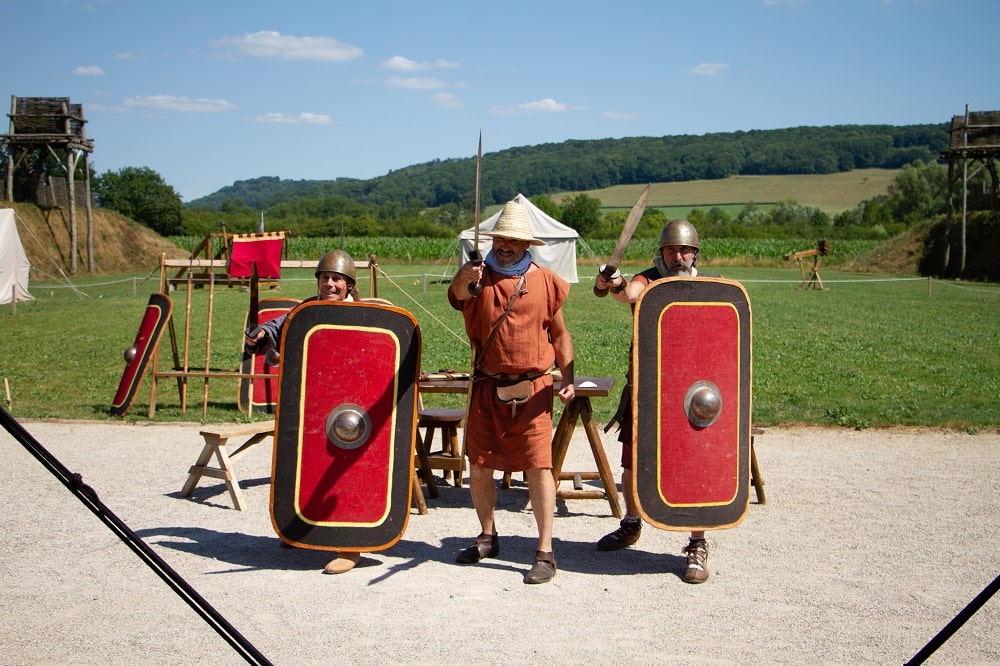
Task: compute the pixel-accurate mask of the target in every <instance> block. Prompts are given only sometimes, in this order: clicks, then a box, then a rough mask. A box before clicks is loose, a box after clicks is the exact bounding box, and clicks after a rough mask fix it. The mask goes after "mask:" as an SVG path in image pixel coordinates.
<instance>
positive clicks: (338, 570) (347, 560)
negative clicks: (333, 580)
mask: <svg viewBox="0 0 1000 666" xmlns="http://www.w3.org/2000/svg"><path fill="white" fill-rule="evenodd" d="M360 561H361V553H338V554H337V557H335V558H333V559H332V560H330V561H329V562H327V563H326V566H325V567H323V573H325V574H342V573H347V572H348V571H350V570H351V569H353V568H354V567H355V566H356V565H357V563H358V562H360Z"/></svg>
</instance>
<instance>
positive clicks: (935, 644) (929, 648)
mask: <svg viewBox="0 0 1000 666" xmlns="http://www.w3.org/2000/svg"><path fill="white" fill-rule="evenodd" d="M997 590H1000V576H997V577H996V578H994V579H993V582H992V583H990V584H989V585H987V586H986V587H984V588H983V591H982V592H980V593H979V594H977V595H976V598H975V599H973V600H972V601H970V602H969V604H968V605H967V606H966V607H965V608H963V609H962V610H961V611H959V613H958V615H956V616H955V617H954V618H952V620H951V622H949V623H948V624H946V625H945V626H944V629H942V630H941V631H939V632H938V634H937V636H935V637H934V638H932V639H931V640H930V642H929V643H928V644H927V645H925V646H924V647H923V648H921V650H920V652H918V653H916V654H915V655H913V659H910V660H909V661H908V662H906V664H905V666H917V664H922V663H924V662H925V661H927V657H929V656H931V655H932V654H934V651H935V650H937V649H938V648H939V647H941V646H942V645H944V642H945V641H947V640H948V639H949V638H951V635H952V634H954V633H955V632H956V631H958V629H959V627H961V626H962V625H963V624H965V621H966V620H968V619H969V618H970V617H972V616H973V615H974V614H975V612H976V611H977V610H979V609H980V608H982V606H983V604H985V603H986V602H987V601H989V598H990V597H992V596H993V595H994V594H996V593H997Z"/></svg>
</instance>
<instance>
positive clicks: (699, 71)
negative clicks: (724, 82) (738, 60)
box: [691, 62, 729, 78]
mask: <svg viewBox="0 0 1000 666" xmlns="http://www.w3.org/2000/svg"><path fill="white" fill-rule="evenodd" d="M728 70H729V65H726V64H723V63H718V62H702V63H698V64H697V65H695V67H694V69H692V70H691V73H692V74H696V75H697V76H709V77H713V78H718V77H720V76H725V74H726V72H727V71H728Z"/></svg>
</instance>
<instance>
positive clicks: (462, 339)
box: [376, 266, 468, 344]
mask: <svg viewBox="0 0 1000 666" xmlns="http://www.w3.org/2000/svg"><path fill="white" fill-rule="evenodd" d="M376 268H378V272H379V275H381V276H382V277H384V278H385V279H386V280H388V281H389V284H391V285H392V286H394V287H395V288H396V289H399V291H401V292H402V293H403V295H404V296H406V297H407V298H408V299H410V300H411V301H413V302H414V303H415V304H416V305H417V307H418V308H420V309H421V310H423V311H424V314H426V315H427V316H428V317H430V318H431V319H433V320H434V321H436V322H437V323H439V324H441V327H442V328H444V330H446V331H448V332H449V333H451V334H452V335H454V336H455V339H457V340H458V341H459V342H462V343H463V344H464V343H467V342H468V341H467V340H466V339H465V338H463V337H462V336H461V335H459V334H458V333H456V332H455V331H453V330H451V328H449V327H448V325H447V324H446V323H444V322H443V321H441V320H440V319H438V318H437V317H435V316H434V313H433V312H431V311H430V310H428V309H427V308H425V307H424V306H423V305H421V304H420V301H418V300H417V299H415V298H414V297H413V296H411V295H410V293H409V292H408V291H406V289H404V288H403V287H402V285H400V284H399V283H398V282H396V281H395V280H393V279H392V278H391V277H389V274H388V273H386V272H385V271H383V270H382V267H381V266H376Z"/></svg>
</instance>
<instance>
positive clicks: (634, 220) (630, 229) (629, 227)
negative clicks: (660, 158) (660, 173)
mask: <svg viewBox="0 0 1000 666" xmlns="http://www.w3.org/2000/svg"><path fill="white" fill-rule="evenodd" d="M649 187H650V186H649V185H646V188H645V189H644V190H643V191H642V193H641V194H639V198H638V199H637V200H636V202H635V205H634V206H632V210H631V212H629V214H628V218H627V219H626V220H625V226H624V227H622V233H621V235H620V236H618V242H617V243H615V249H614V251H612V252H611V258H610V259H608V263H606V264H604V268H602V269H601V275H603V276H604V277H606V278H608V279H609V280H610V279H611V276H612V275H614V274H615V271H617V270H618V265H619V264H621V262H622V259H623V258H625V249H626V248H628V242H629V241H630V240H632V234H634V233H635V228H636V227H638V226H639V220H641V219H642V214H643V213H644V212H645V211H646V199H648V198H649ZM607 295H608V290H607V289H598V288H597V285H596V284H595V285H594V296H597V297H599V298H604V297H605V296H607Z"/></svg>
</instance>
